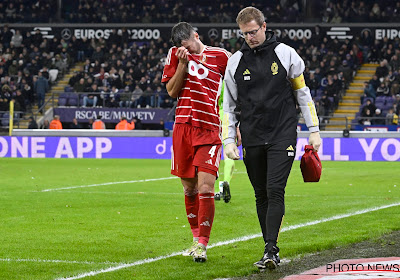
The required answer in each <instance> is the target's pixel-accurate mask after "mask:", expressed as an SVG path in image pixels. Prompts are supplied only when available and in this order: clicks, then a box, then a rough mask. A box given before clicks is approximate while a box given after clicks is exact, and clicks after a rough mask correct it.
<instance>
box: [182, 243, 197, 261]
mask: <svg viewBox="0 0 400 280" xmlns="http://www.w3.org/2000/svg"><path fill="white" fill-rule="evenodd" d="M198 244H199V242H198V241H193V243H192V246H191V247H190V248H189V249H187V250H186V251H184V252H183V253H182V256H184V257H190V256H193V254H194V251H195V250H196V248H197V245H198Z"/></svg>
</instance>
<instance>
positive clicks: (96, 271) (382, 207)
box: [56, 202, 400, 280]
mask: <svg viewBox="0 0 400 280" xmlns="http://www.w3.org/2000/svg"><path fill="white" fill-rule="evenodd" d="M396 206H400V202H398V203H393V204H389V205H383V206H378V207H373V208H367V209H364V210H359V211H355V212H353V213H348V214H342V215H336V216H333V217H330V218H325V219H321V220H316V221H311V222H307V223H303V224H298V225H293V226H288V227H285V228H283V229H282V230H281V232H285V231H290V230H294V229H298V228H302V227H307V226H312V225H317V224H321V223H325V222H330V221H335V220H339V219H343V218H348V217H351V216H356V215H360V214H365V213H369V212H373V211H378V210H382V209H386V208H390V207H396ZM258 237H261V234H260V233H258V234H252V235H247V236H242V237H239V238H234V239H230V240H226V241H221V242H217V243H214V244H211V245H209V246H207V248H208V249H209V248H213V247H219V246H223V245H229V244H233V243H237V242H242V241H247V240H251V239H254V238H258ZM180 254H182V252H175V253H172V254H169V255H165V256H160V257H156V258H149V259H144V260H139V261H136V262H133V263H129V264H122V265H119V266H114V267H109V268H105V269H100V270H95V271H90V272H86V273H82V274H79V275H77V276H72V277H66V278H57V279H56V280H75V279H82V278H85V277H88V276H94V275H97V274H101V273H107V272H112V271H116V270H120V269H123V268H128V267H132V266H137V265H142V264H146V263H152V262H156V261H159V260H164V259H168V258H171V257H174V256H178V255H180Z"/></svg>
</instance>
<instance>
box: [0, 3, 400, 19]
mask: <svg viewBox="0 0 400 280" xmlns="http://www.w3.org/2000/svg"><path fill="white" fill-rule="evenodd" d="M58 3H61V7H59V6H58ZM249 5H252V6H255V7H257V8H259V9H260V10H261V11H263V12H264V14H265V15H266V16H267V18H268V21H269V22H275V23H282V22H325V23H341V22H400V3H399V2H398V1H396V0H382V1H377V0H364V1H348V0H344V1H335V0H327V1H317V0H313V1H299V0H275V1H262V0H252V1H230V2H229V1H225V0H213V1H210V0H203V1H189V0H184V1H170V0H146V1H142V2H140V3H138V2H135V1H129V0H103V1H96V0H68V1H67V0H62V1H60V2H58V1H57V3H56V2H54V1H49V0H3V1H1V2H0V21H1V22H9V23H15V22H20V23H28V22H35V23H48V22H68V23H175V22H178V21H190V22H198V23H210V22H211V23H234V22H235V18H236V14H237V12H238V11H239V10H241V9H242V8H243V7H246V6H249ZM57 11H59V13H58V12H57Z"/></svg>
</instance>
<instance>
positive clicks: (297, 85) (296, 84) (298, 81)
mask: <svg viewBox="0 0 400 280" xmlns="http://www.w3.org/2000/svg"><path fill="white" fill-rule="evenodd" d="M290 81H291V82H292V89H293V90H298V89H301V88H303V87H305V86H306V82H305V81H304V76H303V74H301V75H300V76H298V77H297V78H294V79H290Z"/></svg>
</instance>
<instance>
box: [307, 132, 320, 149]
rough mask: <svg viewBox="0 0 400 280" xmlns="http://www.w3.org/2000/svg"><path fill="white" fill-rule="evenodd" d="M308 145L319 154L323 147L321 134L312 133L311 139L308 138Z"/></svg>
mask: <svg viewBox="0 0 400 280" xmlns="http://www.w3.org/2000/svg"><path fill="white" fill-rule="evenodd" d="M308 144H309V145H312V146H313V148H314V151H316V152H318V150H319V147H320V146H321V136H320V135H319V132H318V131H317V132H311V134H310V137H309V138H308Z"/></svg>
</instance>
